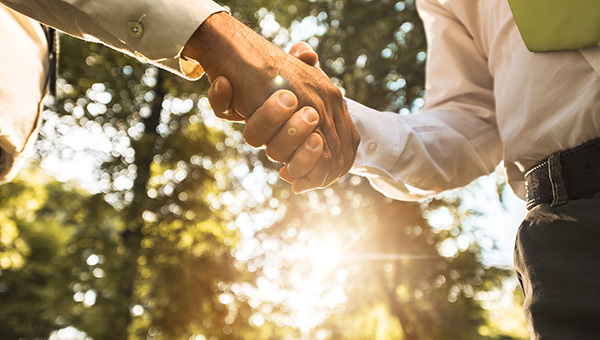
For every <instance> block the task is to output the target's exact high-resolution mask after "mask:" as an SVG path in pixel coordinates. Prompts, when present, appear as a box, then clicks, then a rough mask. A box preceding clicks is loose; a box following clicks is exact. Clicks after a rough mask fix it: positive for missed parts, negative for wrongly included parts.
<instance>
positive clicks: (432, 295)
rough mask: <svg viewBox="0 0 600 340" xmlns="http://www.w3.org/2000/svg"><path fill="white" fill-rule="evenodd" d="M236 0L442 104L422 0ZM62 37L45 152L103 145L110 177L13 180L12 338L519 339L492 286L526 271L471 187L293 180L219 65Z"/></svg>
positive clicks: (5, 323)
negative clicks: (227, 106)
mask: <svg viewBox="0 0 600 340" xmlns="http://www.w3.org/2000/svg"><path fill="white" fill-rule="evenodd" d="M224 3H225V5H227V6H229V7H230V9H231V12H232V14H233V15H235V16H236V17H238V18H239V19H240V20H242V21H243V22H245V23H247V24H249V25H250V26H251V27H254V28H255V29H256V30H257V31H258V32H259V33H261V34H263V35H264V36H266V37H267V38H269V39H271V40H272V41H273V42H274V43H276V44H278V45H280V46H281V47H289V46H290V44H291V43H293V42H297V41H300V40H305V41H308V42H309V43H310V44H311V45H312V46H313V47H314V48H315V49H316V51H317V52H318V53H319V55H320V63H321V66H322V68H323V69H324V70H325V72H326V73H327V74H328V75H330V76H331V77H332V81H334V82H335V83H336V84H337V85H338V86H339V87H340V88H341V89H342V90H343V92H344V93H345V95H346V96H347V97H349V98H352V99H355V100H357V101H359V102H362V103H364V104H366V105H368V106H371V107H374V108H377V109H380V110H390V111H395V112H399V113H400V114H409V113H412V112H415V111H418V110H419V109H420V107H421V106H422V105H423V99H422V95H423V79H424V70H423V63H424V60H425V57H426V53H425V36H424V33H423V28H422V25H421V22H420V20H419V18H418V15H417V13H416V10H415V4H414V1H412V0H404V1H386V0H380V1H372V0H337V1H324V0H311V1H302V2H298V1H291V0H277V1H263V0H252V1H248V0H244V1H238V0H231V1H224ZM61 43H62V49H61V58H60V60H61V64H60V77H59V84H58V85H59V94H58V96H57V98H55V100H54V102H53V104H52V105H51V107H50V108H49V109H48V110H46V112H45V113H44V117H45V127H44V129H43V131H42V136H43V138H42V139H41V140H40V142H39V147H38V150H39V160H40V161H41V163H42V164H48V163H51V162H50V160H56V159H59V160H61V161H63V162H67V161H71V162H72V160H73V159H79V160H85V161H86V162H91V163H93V164H92V165H91V168H93V169H95V170H94V172H93V173H90V174H89V176H88V178H93V179H95V181H94V184H93V185H91V186H90V187H88V190H90V191H91V192H92V193H91V194H90V193H88V192H85V191H83V190H81V189H77V188H74V187H72V186H69V185H68V186H65V185H63V184H60V183H57V182H55V181H53V180H50V179H43V178H45V177H44V176H43V175H41V174H40V172H39V171H38V172H31V173H28V174H27V175H25V176H23V177H21V179H20V180H17V181H15V182H14V183H11V184H8V185H6V186H3V187H0V202H2V206H1V207H0V222H1V225H0V228H1V229H0V232H1V234H0V236H1V237H0V268H1V269H2V272H1V273H0V337H1V338H3V339H4V338H7V339H9V338H10V339H12V338H15V339H16V338H24V339H36V338H46V337H48V335H49V334H51V333H52V332H53V331H56V330H59V329H63V330H64V329H65V328H66V327H74V328H76V329H78V330H80V331H82V332H85V334H87V336H89V337H91V338H93V339H126V338H129V339H189V338H194V337H196V338H197V339H295V338H311V339H312V338H315V339H325V338H328V339H345V338H351V339H391V338H397V339H406V340H412V339H419V340H427V339H435V340H441V339H483V338H488V339H510V338H511V337H510V334H505V333H503V331H500V330H499V328H498V327H495V326H493V325H490V321H489V319H488V312H487V310H486V309H485V308H484V305H483V304H482V298H481V296H483V295H482V294H480V293H485V292H488V291H491V290H494V289H499V287H501V286H502V284H503V282H504V279H505V278H506V277H508V275H509V274H508V273H507V271H506V270H503V269H499V268H488V267H486V266H485V264H484V263H483V261H482V258H481V254H480V253H481V249H480V247H479V245H478V243H477V241H478V237H477V235H478V234H477V235H476V233H475V231H474V229H473V228H470V227H466V225H468V223H466V221H468V218H469V215H470V214H471V212H469V211H465V210H464V208H463V207H462V205H461V201H460V197H459V196H457V195H450V196H446V197H444V198H442V199H435V200H428V201H424V202H421V203H405V202H399V201H392V200H389V199H387V198H385V197H383V196H382V195H381V194H379V193H376V192H375V191H374V190H373V189H372V188H371V187H370V186H369V185H368V183H367V181H366V180H364V179H361V178H359V177H356V176H350V175H348V176H346V177H345V178H343V179H342V180H340V181H339V182H338V183H336V184H335V185H334V186H332V187H331V188H328V189H326V190H321V191H318V192H311V193H309V194H304V195H298V196H296V195H293V194H292V193H291V191H290V188H289V186H288V185H287V184H285V183H282V182H281V181H277V173H276V168H277V167H278V165H276V164H272V163H271V162H270V161H268V160H267V159H266V156H265V155H264V153H262V152H260V151H257V150H252V149H251V148H249V147H248V146H247V145H246V144H244V142H243V139H242V133H241V130H242V128H243V126H241V125H229V124H225V123H222V122H218V121H216V120H215V119H214V117H212V113H211V112H210V107H209V105H208V101H207V99H206V94H205V93H206V90H207V87H208V82H207V81H206V80H205V79H204V80H201V81H198V82H188V81H184V80H182V79H180V78H178V77H176V76H174V75H171V74H168V73H166V72H165V71H161V70H159V69H157V68H155V67H153V66H151V65H146V64H140V63H139V62H138V61H136V60H135V59H133V58H130V57H127V56H124V55H121V54H118V53H116V52H114V51H112V50H110V49H108V48H106V47H104V46H102V45H98V44H90V43H86V42H82V41H78V40H75V39H72V38H69V37H66V36H63V37H62V38H61ZM72 136H79V137H78V139H76V141H75V142H73V139H74V138H73V137H72ZM73 164H76V163H73ZM28 177H30V178H42V179H43V180H39V181H29V180H27V179H28ZM440 212H442V213H445V214H446V215H448V216H450V219H449V222H447V223H446V224H445V225H442V226H439V225H437V226H432V225H431V223H430V222H429V218H430V217H431V216H432V215H433V214H436V213H440ZM448 249H450V251H449V250H448ZM55 334H56V333H55ZM515 338H516V337H515Z"/></svg>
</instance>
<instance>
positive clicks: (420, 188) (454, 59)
mask: <svg viewBox="0 0 600 340" xmlns="http://www.w3.org/2000/svg"><path fill="white" fill-rule="evenodd" d="M418 5H419V10H420V14H421V17H422V19H423V22H424V25H425V29H426V34H427V37H428V42H429V46H428V60H427V67H426V74H427V79H426V95H425V102H426V104H425V107H424V108H423V109H422V111H421V112H420V114H414V115H399V114H396V113H390V112H379V111H376V110H373V109H370V108H367V107H365V106H363V105H360V104H358V103H356V102H353V101H351V100H348V111H349V113H350V115H351V116H352V118H353V120H354V122H355V124H356V127H357V130H358V132H359V133H360V135H361V143H360V145H359V150H358V154H357V157H356V160H355V163H354V167H353V169H352V170H351V172H352V173H355V174H358V175H361V176H365V177H367V178H368V179H369V181H370V182H371V184H372V185H373V187H375V188H376V189H377V190H379V191H381V192H382V193H384V194H385V195H387V196H389V197H392V198H396V199H400V200H419V199H422V198H425V197H427V196H431V195H434V194H437V193H439V192H442V191H444V190H447V189H451V188H456V187H460V186H464V185H466V184H468V183H469V182H471V181H472V180H474V179H475V178H477V177H479V176H482V175H485V174H488V173H490V172H491V171H493V170H494V168H495V167H496V165H497V164H498V163H499V162H500V160H501V159H502V142H501V139H500V135H499V132H498V127H497V124H496V117H495V110H494V106H495V105H494V94H493V87H494V86H493V85H494V83H493V78H492V76H491V75H490V72H489V69H488V65H487V58H486V57H485V55H484V54H483V53H482V52H481V50H480V48H479V47H478V46H477V45H476V44H475V42H474V40H473V39H472V37H471V36H470V34H469V32H467V30H466V28H465V27H464V26H463V25H462V24H461V23H460V22H459V20H458V19H457V18H456V17H455V16H453V15H452V14H451V13H450V12H449V11H447V10H445V9H444V8H442V6H441V5H440V4H439V3H438V2H437V0H423V1H418Z"/></svg>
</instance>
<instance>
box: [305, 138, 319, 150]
mask: <svg viewBox="0 0 600 340" xmlns="http://www.w3.org/2000/svg"><path fill="white" fill-rule="evenodd" d="M319 144H320V143H319V137H317V136H316V135H311V136H309V137H308V139H307V140H306V147H307V148H308V149H309V150H311V151H317V150H318V149H319Z"/></svg>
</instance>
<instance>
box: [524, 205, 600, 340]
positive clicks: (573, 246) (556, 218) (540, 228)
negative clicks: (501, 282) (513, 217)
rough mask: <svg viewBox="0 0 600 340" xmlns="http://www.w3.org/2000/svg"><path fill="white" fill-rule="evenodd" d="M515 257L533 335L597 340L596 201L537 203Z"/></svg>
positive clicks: (599, 261) (599, 216)
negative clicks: (554, 203) (558, 203)
mask: <svg viewBox="0 0 600 340" xmlns="http://www.w3.org/2000/svg"><path fill="white" fill-rule="evenodd" d="M514 255H515V256H514V262H515V270H516V272H517V277H518V278H519V281H520V283H521V287H522V288H523V291H524V293H525V305H524V310H525V317H526V319H527V323H528V325H529V328H530V332H531V338H532V339H534V340H556V339H559V340H560V339H573V340H591V339H594V340H596V339H600V199H578V200H571V201H567V203H566V204H563V205H559V206H555V207H551V206H550V204H540V205H537V206H535V207H534V208H533V209H532V210H530V211H529V213H528V214H527V217H526V218H525V221H523V223H522V224H521V227H520V228H519V231H518V233H517V239H516V244H515V254H514Z"/></svg>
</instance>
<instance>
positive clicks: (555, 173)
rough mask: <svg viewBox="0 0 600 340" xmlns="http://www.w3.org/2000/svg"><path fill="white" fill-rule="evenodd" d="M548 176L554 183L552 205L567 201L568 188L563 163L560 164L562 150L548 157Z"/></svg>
mask: <svg viewBox="0 0 600 340" xmlns="http://www.w3.org/2000/svg"><path fill="white" fill-rule="evenodd" d="M548 177H549V178H550V184H551V185H552V204H551V206H552V207H556V206H559V205H563V204H565V203H567V200H568V199H569V197H568V196H567V189H566V188H565V181H564V179H563V176H562V165H561V164H560V152H557V153H555V154H552V155H551V156H550V158H548Z"/></svg>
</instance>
